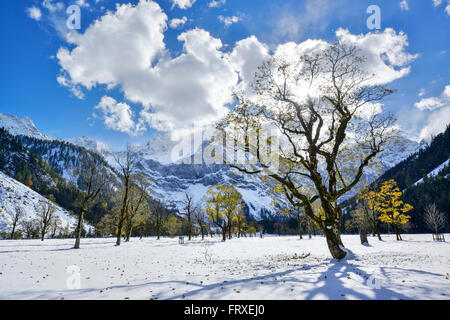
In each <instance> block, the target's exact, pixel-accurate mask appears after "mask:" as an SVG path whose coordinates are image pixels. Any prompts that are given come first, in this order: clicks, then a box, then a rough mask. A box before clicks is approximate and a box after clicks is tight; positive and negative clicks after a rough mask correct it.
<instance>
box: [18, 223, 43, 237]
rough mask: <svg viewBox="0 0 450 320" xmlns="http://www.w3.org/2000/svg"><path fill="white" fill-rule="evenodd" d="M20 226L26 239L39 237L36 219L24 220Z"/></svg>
mask: <svg viewBox="0 0 450 320" xmlns="http://www.w3.org/2000/svg"><path fill="white" fill-rule="evenodd" d="M21 226H22V229H23V231H24V233H25V235H26V238H27V239H34V238H37V237H38V236H39V222H38V220H37V219H33V220H24V221H22V223H21Z"/></svg>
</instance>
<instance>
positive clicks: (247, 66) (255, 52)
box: [230, 36, 269, 93]
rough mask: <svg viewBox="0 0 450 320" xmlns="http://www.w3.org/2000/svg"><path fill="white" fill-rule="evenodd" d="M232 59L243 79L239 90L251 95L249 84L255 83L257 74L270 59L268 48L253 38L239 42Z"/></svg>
mask: <svg viewBox="0 0 450 320" xmlns="http://www.w3.org/2000/svg"><path fill="white" fill-rule="evenodd" d="M230 57H231V61H232V62H233V64H234V67H235V69H236V70H237V72H238V73H239V78H240V79H241V82H240V84H239V85H238V88H237V90H242V91H247V93H249V92H248V91H249V89H250V88H249V84H250V83H251V82H252V81H253V78H254V76H255V72H256V71H257V70H258V67H259V66H260V65H262V64H263V62H264V61H265V60H267V59H268V58H269V49H268V47H267V46H266V45H265V44H263V43H261V42H259V40H258V39H257V38H256V37H255V36H251V37H249V38H247V39H243V40H240V41H238V42H237V43H236V46H235V47H234V49H233V51H232V53H231V56H230Z"/></svg>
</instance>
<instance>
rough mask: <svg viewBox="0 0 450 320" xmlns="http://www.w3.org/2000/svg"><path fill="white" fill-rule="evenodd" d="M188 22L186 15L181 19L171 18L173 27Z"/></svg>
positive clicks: (170, 23) (170, 24)
mask: <svg viewBox="0 0 450 320" xmlns="http://www.w3.org/2000/svg"><path fill="white" fill-rule="evenodd" d="M186 22H187V18H186V17H183V18H181V19H178V18H174V19H172V20H170V22H169V26H170V27H171V28H172V29H177V28H178V27H180V26H182V25H184V24H185V23H186Z"/></svg>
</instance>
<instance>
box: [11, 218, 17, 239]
mask: <svg viewBox="0 0 450 320" xmlns="http://www.w3.org/2000/svg"><path fill="white" fill-rule="evenodd" d="M15 232H16V221H14V223H13V225H12V231H11V240H13V239H14V233H15Z"/></svg>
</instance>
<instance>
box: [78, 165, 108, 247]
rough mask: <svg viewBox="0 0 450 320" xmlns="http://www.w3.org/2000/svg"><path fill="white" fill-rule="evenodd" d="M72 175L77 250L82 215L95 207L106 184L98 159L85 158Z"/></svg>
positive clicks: (82, 220)
mask: <svg viewBox="0 0 450 320" xmlns="http://www.w3.org/2000/svg"><path fill="white" fill-rule="evenodd" d="M72 175H73V177H72V179H71V182H72V189H73V191H72V192H73V194H74V195H75V200H76V203H77V205H78V208H79V212H78V219H77V225H76V227H75V245H74V249H79V248H80V241H81V232H82V230H83V222H84V215H85V214H86V212H88V211H89V210H90V209H91V208H92V207H93V206H94V205H95V201H96V199H97V198H98V196H99V194H100V192H101V191H102V189H103V187H104V186H105V184H106V182H107V180H106V177H107V175H106V172H105V169H104V168H103V167H102V166H101V165H100V161H99V160H98V159H96V158H92V159H88V158H87V157H86V158H85V159H83V161H82V163H81V165H80V168H78V169H76V170H74V172H73V174H72Z"/></svg>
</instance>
